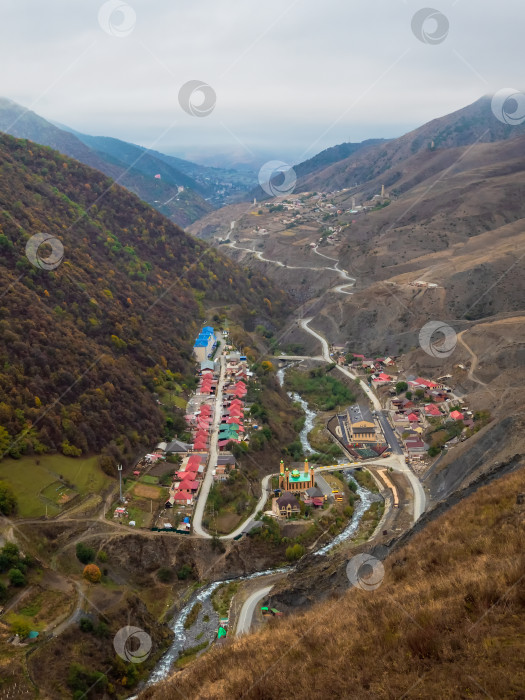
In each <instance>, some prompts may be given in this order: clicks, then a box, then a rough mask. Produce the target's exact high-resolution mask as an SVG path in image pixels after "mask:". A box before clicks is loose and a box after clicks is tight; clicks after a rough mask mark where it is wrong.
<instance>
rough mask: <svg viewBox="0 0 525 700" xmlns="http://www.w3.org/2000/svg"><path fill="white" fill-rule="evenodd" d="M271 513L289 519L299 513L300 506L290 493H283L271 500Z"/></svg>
mask: <svg viewBox="0 0 525 700" xmlns="http://www.w3.org/2000/svg"><path fill="white" fill-rule="evenodd" d="M272 512H273V513H274V514H275V515H277V516H278V517H280V518H291V517H292V516H293V515H298V514H299V513H300V512H301V506H300V505H299V501H298V500H297V498H295V496H294V495H293V494H292V493H284V494H283V495H282V496H281V497H280V498H273V499H272Z"/></svg>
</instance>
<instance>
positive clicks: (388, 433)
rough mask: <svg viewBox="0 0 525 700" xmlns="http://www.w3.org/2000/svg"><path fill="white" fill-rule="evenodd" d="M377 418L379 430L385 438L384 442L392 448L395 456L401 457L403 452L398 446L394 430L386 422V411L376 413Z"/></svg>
mask: <svg viewBox="0 0 525 700" xmlns="http://www.w3.org/2000/svg"><path fill="white" fill-rule="evenodd" d="M377 417H378V419H379V422H380V423H381V428H382V429H383V434H384V436H385V439H386V441H387V442H388V444H389V445H390V447H391V448H392V452H393V453H394V454H395V455H402V454H403V450H402V448H401V447H400V446H399V441H398V439H397V437H396V434H395V432H394V429H393V428H392V426H391V425H390V423H389V422H388V411H378V413H377Z"/></svg>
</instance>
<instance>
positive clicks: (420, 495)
mask: <svg viewBox="0 0 525 700" xmlns="http://www.w3.org/2000/svg"><path fill="white" fill-rule="evenodd" d="M311 321H312V319H311V318H306V319H303V320H301V321H299V325H300V326H301V328H303V330H305V331H306V332H307V333H310V335H313V336H314V337H315V338H317V339H318V340H319V341H320V343H321V347H322V349H323V357H324V358H325V359H326V361H327V362H332V358H331V357H330V348H329V345H328V343H327V341H326V340H325V338H323V336H322V335H320V334H319V333H316V331H314V330H312V329H311V328H310V327H309V325H308V324H309V323H310V322H311ZM337 369H338V370H339V371H340V372H342V373H343V374H346V375H347V376H348V377H350V379H356V375H355V374H354V373H353V372H350V371H349V370H347V369H346V368H345V367H340V366H339V365H337ZM360 384H361V387H362V388H363V391H364V392H365V393H366V395H367V396H368V398H369V399H370V401H371V402H372V404H373V406H374V408H375V409H376V411H377V413H378V417H379V420H380V421H381V425H382V426H384V424H385V422H386V423H388V421H387V420H386V418H385V417H384V414H383V408H382V406H381V402H380V401H379V399H378V398H377V396H376V395H375V394H374V392H373V391H372V389H371V388H370V387H369V386H368V384H367V383H366V382H364V381H362V380H360ZM389 427H390V426H389ZM385 430H387V431H388V428H385ZM387 434H388V432H387ZM385 437H386V435H385ZM387 439H388V438H387ZM396 443H397V441H395V442H393V444H392V447H394V445H395V444H396ZM389 461H390V465H389V466H391V467H392V468H393V469H395V470H396V471H399V472H402V473H403V474H405V476H406V477H407V479H408V480H409V482H410V485H411V487H412V492H413V495H414V498H413V504H414V514H413V517H414V522H416V521H417V520H419V517H420V516H421V514H422V513H424V511H425V507H426V494H425V491H424V489H423V486H422V485H421V482H420V481H419V479H418V478H417V476H416V475H415V474H414V472H413V471H412V470H411V469H410V467H409V466H408V465H407V463H406V462H405V458H404V455H403V451H402V450H397V451H396V454H395V455H393V456H392V457H391V458H389Z"/></svg>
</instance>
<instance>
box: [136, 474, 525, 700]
mask: <svg viewBox="0 0 525 700" xmlns="http://www.w3.org/2000/svg"><path fill="white" fill-rule="evenodd" d="M524 490H525V470H524V469H523V468H521V469H520V470H519V471H517V472H516V473H514V474H511V475H509V476H506V477H504V478H502V479H500V480H499V481H496V482H493V483H492V484H491V485H489V486H486V487H483V488H482V489H480V490H479V491H478V492H476V493H475V494H474V495H472V496H470V497H469V498H468V499H467V500H466V501H463V502H461V503H459V504H458V505H456V506H455V507H454V508H452V509H451V510H450V511H449V512H448V513H446V514H445V515H443V516H441V517H440V518H438V519H436V520H435V521H434V522H432V523H431V524H429V525H428V526H427V527H426V529H425V530H423V531H422V532H420V533H419V534H417V535H415V536H414V537H413V538H412V539H411V540H410V541H409V543H408V544H407V545H406V546H405V547H404V548H403V549H401V550H399V551H395V552H394V554H392V555H391V556H390V557H389V558H388V559H387V560H386V561H385V562H384V568H385V575H384V579H383V582H382V585H380V586H379V588H377V589H375V590H372V591H365V590H360V589H359V588H351V587H349V589H348V590H347V592H346V593H345V594H343V595H341V596H336V597H334V598H333V599H331V600H328V601H326V602H324V603H322V604H320V605H317V606H316V607H314V608H313V609H312V610H310V611H308V612H306V613H303V614H296V615H293V616H289V617H288V618H286V619H283V620H282V621H280V622H276V623H273V624H271V625H267V626H265V627H264V628H263V630H262V631H261V632H259V633H257V634H254V635H251V636H249V637H247V638H244V639H241V640H235V641H234V642H233V643H231V644H229V645H227V646H223V647H221V648H217V649H215V650H214V651H212V652H211V653H209V654H207V655H206V656H205V657H203V658H202V659H200V660H198V661H197V662H196V663H195V664H194V665H192V666H191V667H190V668H189V669H188V670H187V671H185V672H182V673H180V674H176V675H175V676H173V677H172V678H171V679H170V680H169V681H167V682H166V683H164V684H162V685H160V686H158V687H154V688H151V689H148V690H146V691H145V692H144V693H143V694H142V696H141V697H142V698H148V699H154V700H156V699H157V698H159V700H160V698H162V700H164V699H165V698H179V697H185V698H201V699H206V700H212V699H214V698H225V697H227V698H241V697H243V698H305V697H307V698H323V699H324V698H327V697H337V698H348V697H352V698H400V697H404V698H428V697H431V698H443V697H448V698H466V697H474V698H481V697H492V698H496V697H497V698H517V697H522V693H523V688H524V686H525V675H524V671H523V669H524V661H525V647H524V646H523V644H522V642H521V641H520V640H522V639H523V635H524V634H525V623H524V620H525V618H524V615H523V612H524V606H525V560H524V558H523V551H522V542H523V535H524V523H525V506H524V505H523V504H521V505H518V504H517V500H516V497H517V494H519V493H521V492H522V491H524Z"/></svg>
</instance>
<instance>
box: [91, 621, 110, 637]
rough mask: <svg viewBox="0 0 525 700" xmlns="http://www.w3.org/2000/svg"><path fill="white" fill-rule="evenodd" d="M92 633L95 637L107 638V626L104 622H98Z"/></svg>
mask: <svg viewBox="0 0 525 700" xmlns="http://www.w3.org/2000/svg"><path fill="white" fill-rule="evenodd" d="M94 632H95V634H96V635H97V637H109V625H108V624H107V623H106V622H104V620H100V622H99V623H98V625H97V626H96V627H95V629H94Z"/></svg>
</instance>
